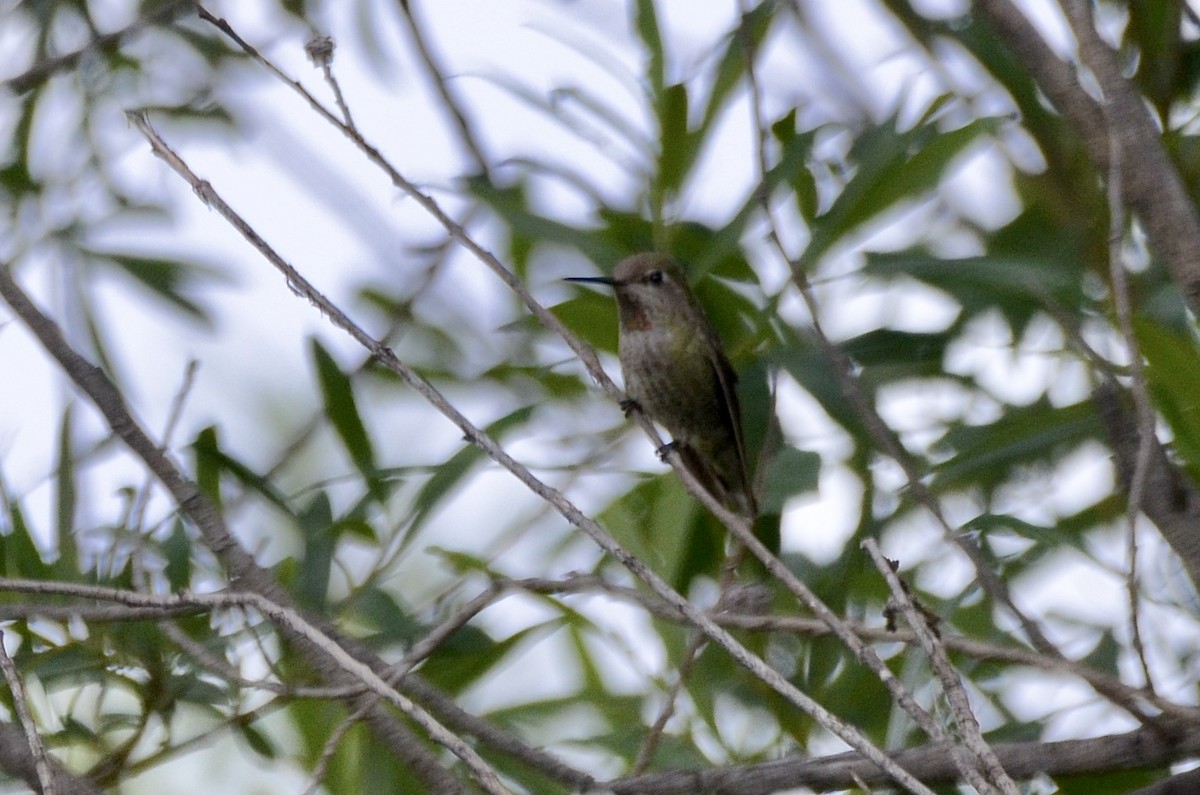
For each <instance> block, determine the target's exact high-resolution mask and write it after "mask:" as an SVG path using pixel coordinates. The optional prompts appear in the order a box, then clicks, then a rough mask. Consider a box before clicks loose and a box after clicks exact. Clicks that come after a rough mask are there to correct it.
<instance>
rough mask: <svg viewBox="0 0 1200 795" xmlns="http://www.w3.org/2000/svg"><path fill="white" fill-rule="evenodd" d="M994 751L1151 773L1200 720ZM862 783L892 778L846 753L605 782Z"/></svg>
mask: <svg viewBox="0 0 1200 795" xmlns="http://www.w3.org/2000/svg"><path fill="white" fill-rule="evenodd" d="M992 750H993V751H994V752H995V754H996V757H997V759H998V760H999V761H1000V764H1002V765H1003V766H1004V769H1005V770H1007V771H1008V773H1009V775H1011V776H1013V777H1014V778H1018V779H1027V778H1032V777H1033V776H1036V775H1039V774H1044V775H1048V776H1052V777H1053V776H1069V775H1078V774H1095V773H1104V772H1109V771H1118V770H1152V769H1154V768H1158V767H1162V766H1164V765H1168V764H1170V763H1172V762H1177V761H1182V760H1185V759H1189V758H1192V757H1194V756H1196V755H1197V754H1200V725H1193V726H1192V728H1191V730H1190V731H1189V732H1188V733H1186V734H1184V735H1181V736H1180V737H1179V738H1177V739H1176V740H1170V739H1167V738H1164V737H1163V736H1162V735H1161V734H1158V733H1156V732H1155V731H1154V730H1153V729H1145V728H1143V729H1138V730H1137V731H1133V732H1129V733H1127V734H1116V735H1108V736H1105V737H1095V738H1092V739H1089V740H1064V741H1060V742H1040V741H1039V742H1022V743H995V744H994V745H993V746H992ZM894 758H895V759H896V761H897V762H899V763H900V764H902V765H904V766H905V768H907V769H909V770H912V771H914V773H916V775H919V776H920V777H921V780H922V781H927V782H929V783H930V784H934V785H942V784H953V783H954V782H956V781H958V779H959V772H958V769H957V768H956V767H955V765H954V763H953V762H952V761H951V759H950V754H949V752H948V749H947V748H946V747H945V746H943V745H928V746H924V747H922V748H913V749H909V750H906V751H900V752H898V753H896V754H895V755H894ZM856 780H861V781H864V782H866V783H867V784H868V785H871V786H887V785H888V783H889V782H888V781H887V779H886V778H884V777H883V776H882V775H880V773H879V771H878V770H876V769H873V768H872V766H871V765H869V764H868V763H866V762H865V761H864V760H862V759H859V758H857V755H856V754H853V753H846V754H838V755H836V756H827V757H822V758H820V759H803V758H788V759H780V760H778V761H774V762H763V763H759V764H751V765H732V766H728V767H722V768H714V769H706V770H679V771H671V772H667V773H651V774H647V775H644V776H637V777H629V778H619V779H613V780H611V781H608V782H606V784H605V786H607V787H608V788H609V789H610V790H611V791H612V792H613V793H615V794H616V795H694V793H697V792H712V793H720V795H762V793H768V792H777V791H781V790H795V789H797V788H800V787H807V788H809V789H810V790H812V791H814V792H834V791H837V790H845V789H849V788H851V787H854V786H856ZM1184 791H1187V792H1190V790H1184ZM1154 795H1165V793H1155V794H1154ZM1171 795H1175V793H1172V794H1171Z"/></svg>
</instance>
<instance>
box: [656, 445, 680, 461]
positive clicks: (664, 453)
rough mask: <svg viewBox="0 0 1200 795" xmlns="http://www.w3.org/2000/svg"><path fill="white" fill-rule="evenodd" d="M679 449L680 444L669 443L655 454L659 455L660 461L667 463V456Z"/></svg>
mask: <svg viewBox="0 0 1200 795" xmlns="http://www.w3.org/2000/svg"><path fill="white" fill-rule="evenodd" d="M678 449H679V443H678V442H667V443H666V444H664V445H663V446H662V447H660V448H658V449H657V450H655V451H654V452H655V453H657V454H658V460H659V461H666V460H667V454H668V453H670V452H671V451H672V450H678Z"/></svg>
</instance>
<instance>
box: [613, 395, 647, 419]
mask: <svg viewBox="0 0 1200 795" xmlns="http://www.w3.org/2000/svg"><path fill="white" fill-rule="evenodd" d="M617 405H618V406H620V407H621V411H623V412H625V416H626V418H628V417H629V416H630V415H631V414H633V412H635V411H641V410H642V404H641V403H638V402H637V401H636V400H634V399H633V398H625V399H624V400H622V401H621V402H620V403H618V404H617Z"/></svg>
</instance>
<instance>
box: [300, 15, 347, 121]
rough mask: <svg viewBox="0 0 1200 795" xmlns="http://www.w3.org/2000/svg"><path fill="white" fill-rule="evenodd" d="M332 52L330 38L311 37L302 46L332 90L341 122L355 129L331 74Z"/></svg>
mask: <svg viewBox="0 0 1200 795" xmlns="http://www.w3.org/2000/svg"><path fill="white" fill-rule="evenodd" d="M333 51H334V43H333V38H332V37H330V36H313V37H312V38H311V39H309V40H308V42H307V43H305V45H304V52H305V54H307V55H308V58H309V60H310V61H312V62H313V64H314V65H315V66H316V67H317V68H318V69H320V70H321V74H323V75H324V76H325V82H326V83H328V84H329V87H330V88H331V89H332V90H333V101H334V102H336V103H337V106H338V110H340V111H341V112H342V121H344V122H345V123H346V126H347V127H349V128H350V129H356V128H355V126H354V117H353V116H352V115H350V106H349V105H347V104H346V98H345V97H344V96H342V86H341V84H340V83H338V80H337V78H336V77H335V76H334V74H333Z"/></svg>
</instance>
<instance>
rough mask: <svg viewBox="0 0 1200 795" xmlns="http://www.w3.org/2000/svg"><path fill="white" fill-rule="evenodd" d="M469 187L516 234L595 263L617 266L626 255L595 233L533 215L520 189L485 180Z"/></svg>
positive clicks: (470, 184)
mask: <svg viewBox="0 0 1200 795" xmlns="http://www.w3.org/2000/svg"><path fill="white" fill-rule="evenodd" d="M467 185H468V187H469V188H470V190H471V193H473V194H474V195H475V196H476V197H478V198H479V199H480V200H481V201H483V202H484V203H486V204H487V205H488V207H490V208H491V209H492V210H494V211H495V212H496V214H497V215H499V216H500V218H501V219H502V220H503V221H504V223H505V224H507V225H508V227H509V231H510V233H511V234H513V235H516V236H520V237H524V238H527V239H529V240H535V241H538V242H540V243H559V244H561V245H564V246H569V247H571V248H574V249H577V250H578V251H579V252H580V253H582V254H583V255H584V256H585V257H587V258H588V259H590V260H591V261H592V262H596V263H605V262H612V263H615V262H616V261H617V260H618V259H620V258H621V256H622V255H623V254H624V251H623V250H622V249H620V248H616V247H614V246H612V245H611V244H610V243H609V242H608V241H607V240H606V239H605V238H604V237H603V236H602V235H600V234H598V233H597V232H595V231H594V230H588V229H582V228H578V227H574V226H570V225H568V224H565V223H563V222H561V221H555V220H553V219H551V218H547V217H545V216H543V215H540V214H538V213H536V212H533V211H532V210H530V209H529V204H528V201H527V199H526V197H525V191H524V189H523V188H521V187H509V188H500V187H497V186H495V185H493V184H492V183H490V182H488V181H487V180H486V179H484V178H482V177H476V178H472V179H469V180H467Z"/></svg>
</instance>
